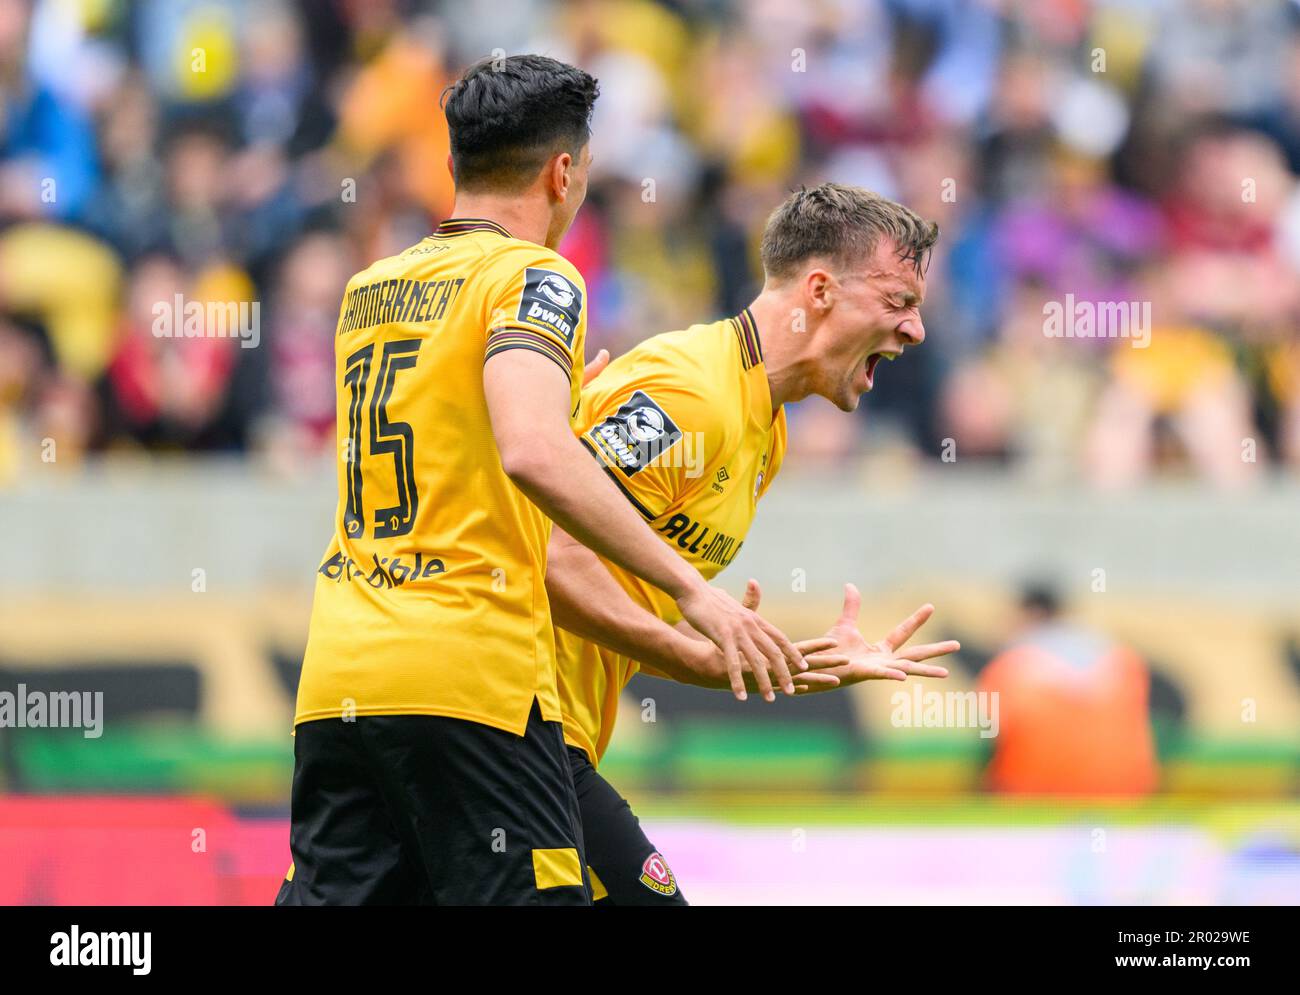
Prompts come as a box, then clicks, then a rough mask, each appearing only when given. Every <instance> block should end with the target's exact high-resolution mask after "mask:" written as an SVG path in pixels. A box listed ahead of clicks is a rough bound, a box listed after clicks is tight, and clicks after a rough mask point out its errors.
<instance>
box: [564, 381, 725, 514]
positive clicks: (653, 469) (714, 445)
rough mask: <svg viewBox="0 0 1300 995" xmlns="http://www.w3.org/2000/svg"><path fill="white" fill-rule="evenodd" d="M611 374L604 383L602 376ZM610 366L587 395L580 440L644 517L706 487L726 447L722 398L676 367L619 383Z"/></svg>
mask: <svg viewBox="0 0 1300 995" xmlns="http://www.w3.org/2000/svg"><path fill="white" fill-rule="evenodd" d="M606 378H608V381H607V382H606V384H605V385H604V386H600V385H601V382H602V381H603V380H606ZM619 379H620V378H619V377H618V376H617V374H615V371H614V369H613V368H612V367H611V369H610V370H607V371H606V372H605V373H603V374H601V376H599V377H597V378H596V380H595V381H594V382H593V384H592V387H593V388H596V389H594V390H592V389H590V388H589V389H588V391H587V392H586V393H584V395H583V404H582V410H581V414H580V416H579V426H580V428H581V429H582V431H581V433H580V435H579V441H581V442H582V444H583V446H584V447H586V449H587V450H588V452H590V453H591V455H592V456H593V457H595V459H596V460H597V461H598V462H599V463H600V464H601V465H602V466H603V467H604V469H605V473H606V474H608V476H609V477H610V478H611V479H612V480H613V481H614V483H615V484H616V485H618V488H619V490H621V491H622V492H623V495H624V496H625V497H626V498H627V499H628V501H630V502H631V504H632V506H633V507H634V508H635V509H636V510H637V511H638V512H639V513H640V514H641V515H642V517H644V518H645V519H646V520H647V521H654V520H655V519H657V518H659V517H660V516H661V515H663V514H665V513H666V512H668V511H670V510H672V509H673V508H674V507H675V506H677V505H679V504H680V503H681V502H683V501H685V500H686V499H687V498H688V497H689V496H690V495H691V494H692V493H694V492H695V491H696V490H697V489H698V488H700V487H707V486H708V484H709V482H710V480H712V474H713V473H714V472H715V470H716V467H717V466H719V465H721V461H722V453H724V452H725V451H726V449H727V441H726V439H727V432H728V429H727V426H726V425H725V424H724V422H723V420H722V418H721V416H720V413H719V411H720V405H719V403H718V400H719V399H718V398H710V397H706V396H705V395H704V393H703V389H702V385H701V384H700V383H698V382H691V380H690V378H689V377H688V376H681V377H677V376H673V375H672V372H671V371H667V372H666V373H665V374H661V375H658V376H651V377H646V378H638V379H636V380H634V381H632V382H630V383H628V382H623V383H621V384H619V385H618V386H615V385H614V383H613V382H614V381H617V380H619Z"/></svg>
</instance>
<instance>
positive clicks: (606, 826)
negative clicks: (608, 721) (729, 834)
mask: <svg viewBox="0 0 1300 995" xmlns="http://www.w3.org/2000/svg"><path fill="white" fill-rule="evenodd" d="M569 766H570V768H571V769H572V770H573V786H574V787H575V788H576V789H577V791H578V808H579V810H580V811H581V813H582V838H583V840H584V841H585V843H586V845H587V866H588V867H590V868H591V871H592V881H591V884H592V888H593V890H594V896H595V899H596V902H595V904H596V905H601V906H605V905H667V906H672V905H685V904H687V903H686V896H684V895H683V894H682V889H681V887H680V886H679V885H678V884H677V878H676V877H675V876H674V875H673V872H672V871H671V870H669V868H668V862H667V861H666V860H664V858H663V856H662V855H661V854H660V853H659V851H658V850H656V849H655V846H654V844H653V843H651V842H650V840H648V839H647V838H646V834H645V833H643V832H642V831H641V822H640V820H638V819H637V817H636V816H635V815H634V814H633V813H632V806H630V805H629V804H628V803H627V800H626V799H625V798H624V797H623V796H622V795H620V794H619V793H618V792H617V791H616V790H614V787H613V785H611V784H610V783H609V782H608V781H606V780H605V779H604V778H603V777H602V776H601V775H600V774H599V773H597V771H596V768H595V767H593V766H592V765H591V761H590V760H589V759H588V758H587V754H586V753H585V752H584V751H582V750H580V749H578V748H577V747H576V746H570V747H569Z"/></svg>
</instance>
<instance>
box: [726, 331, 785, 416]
mask: <svg viewBox="0 0 1300 995" xmlns="http://www.w3.org/2000/svg"><path fill="white" fill-rule="evenodd" d="M731 327H732V331H733V332H735V335H736V343H737V346H738V347H739V349H740V365H741V366H742V367H743V368H744V370H745V372H746V373H752V374H753V375H751V376H749V377H748V378H747V379H748V380H749V391H748V393H749V416H750V418H752V419H753V420H754V422H755V423H756V424H758V425H762V426H764V427H766V426H768V425H771V424H772V423H773V422H774V421H775V418H774V416H773V413H772V387H771V385H770V384H769V383H768V382H767V370H765V369H764V368H763V342H762V340H761V339H760V338H759V336H758V323H757V322H756V321H754V314H753V312H752V311H750V310H749V308H745V310H743V311H741V312H740V314H738V315H736V316H735V317H734V318H732V319H731Z"/></svg>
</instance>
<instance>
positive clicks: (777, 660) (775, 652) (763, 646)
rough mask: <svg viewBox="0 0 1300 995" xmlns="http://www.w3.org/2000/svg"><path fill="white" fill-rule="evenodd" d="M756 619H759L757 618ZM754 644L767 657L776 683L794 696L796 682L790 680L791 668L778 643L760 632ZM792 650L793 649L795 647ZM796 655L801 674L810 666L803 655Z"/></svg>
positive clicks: (798, 670)
mask: <svg viewBox="0 0 1300 995" xmlns="http://www.w3.org/2000/svg"><path fill="white" fill-rule="evenodd" d="M755 617H756V618H757V616H755ZM754 642H755V643H756V644H757V646H758V648H759V649H760V650H762V651H763V653H764V654H765V655H766V656H767V665H768V667H770V668H771V671H772V677H773V678H774V680H775V683H776V684H778V685H780V687H781V690H782V691H784V692H785V693H786V694H794V682H793V681H792V680H791V679H790V666H789V664H788V663H787V662H786V659H785V656H784V654H782V652H781V650H780V649H779V648H778V647H777V645H776V643H775V642H774V641H773V640H772V638H771V637H770V636H769V635H768V634H767V633H766V632H763V631H762V630H759V632H758V633H757V638H756V639H755V640H754ZM791 648H792V649H793V647H791ZM795 655H796V657H797V658H798V660H799V666H798V667H797V668H796V670H795V673H801V672H803V671H804V670H807V669H808V664H806V663H804V660H803V655H802V654H799V653H797V652H796V654H795Z"/></svg>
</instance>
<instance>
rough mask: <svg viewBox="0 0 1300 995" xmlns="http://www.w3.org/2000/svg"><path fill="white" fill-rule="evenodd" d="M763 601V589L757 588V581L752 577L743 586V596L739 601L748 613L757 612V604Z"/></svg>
mask: <svg viewBox="0 0 1300 995" xmlns="http://www.w3.org/2000/svg"><path fill="white" fill-rule="evenodd" d="M762 600H763V589H762V588H761V587H759V586H758V581H756V580H754V578H753V577H751V578H749V582H748V583H747V584H746V585H745V596H744V597H743V598H741V599H740V603H741V604H742V605H744V606H745V607H746V608H748V609H749V610H750V611H757V609H758V603H759V602H760V601H762Z"/></svg>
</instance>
